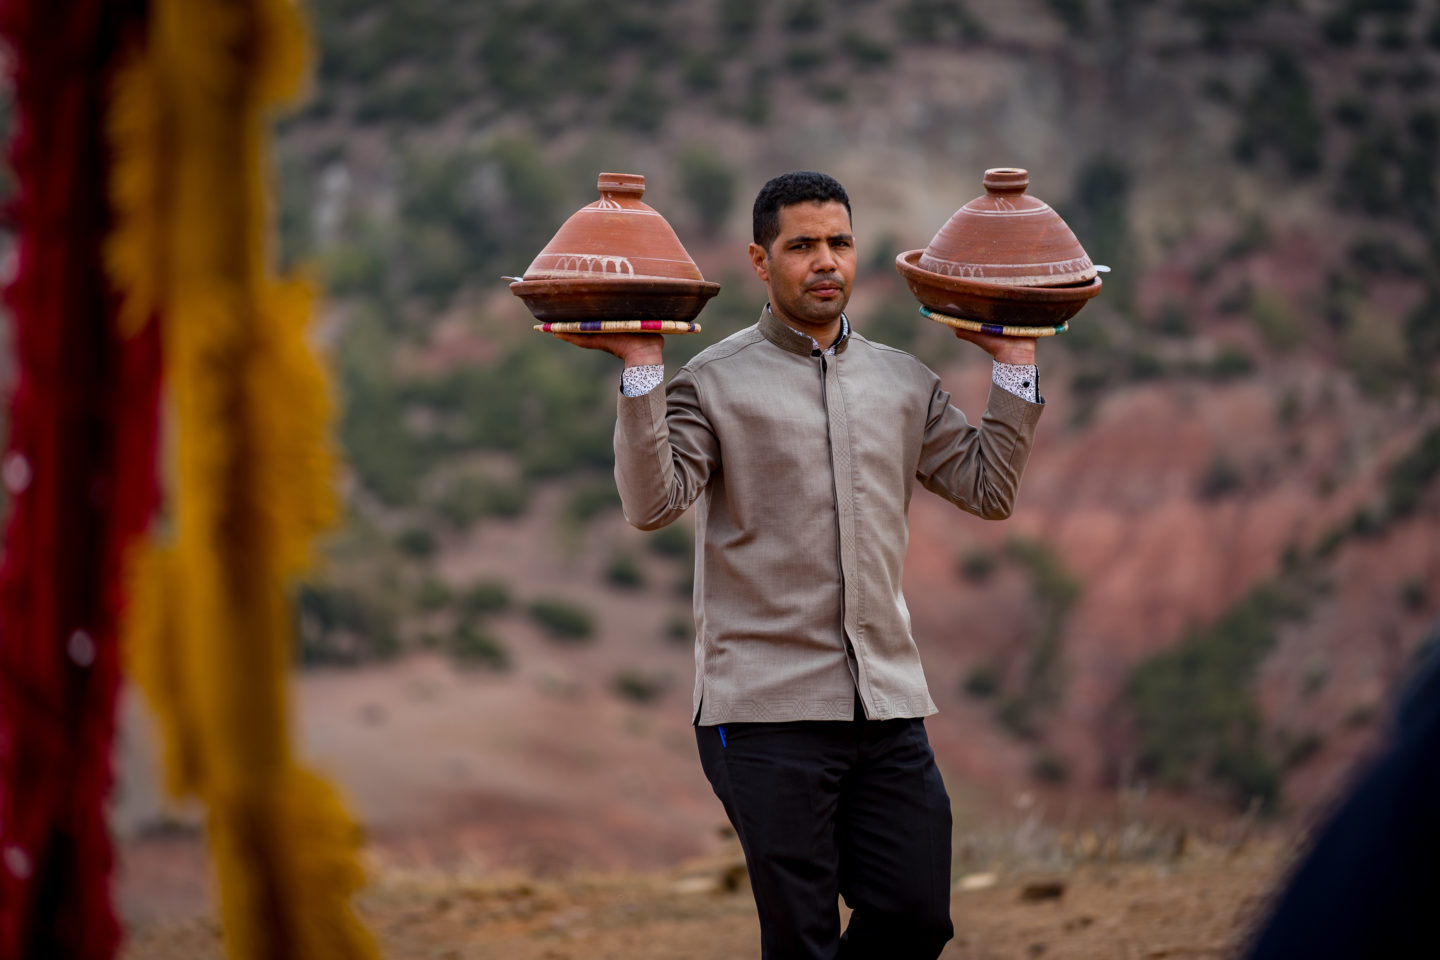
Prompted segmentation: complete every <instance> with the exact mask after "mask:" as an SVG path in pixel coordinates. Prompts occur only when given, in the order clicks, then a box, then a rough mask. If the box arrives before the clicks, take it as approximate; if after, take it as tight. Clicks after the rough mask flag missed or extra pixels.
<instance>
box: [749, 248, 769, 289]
mask: <svg viewBox="0 0 1440 960" xmlns="http://www.w3.org/2000/svg"><path fill="white" fill-rule="evenodd" d="M750 266H751V267H752V268H753V269H754V270H755V276H757V277H759V278H760V282H761V283H769V282H770V257H769V255H768V254H767V253H766V252H765V248H764V247H762V246H760V244H758V243H752V244H750Z"/></svg>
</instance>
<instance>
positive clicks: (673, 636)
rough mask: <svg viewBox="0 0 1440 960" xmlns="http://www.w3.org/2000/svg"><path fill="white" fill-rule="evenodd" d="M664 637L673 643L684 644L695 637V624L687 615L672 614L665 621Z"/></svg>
mask: <svg viewBox="0 0 1440 960" xmlns="http://www.w3.org/2000/svg"><path fill="white" fill-rule="evenodd" d="M665 639H666V640H667V641H669V642H670V643H673V644H677V645H679V644H685V643H689V642H691V641H692V640H694V639H695V624H694V622H693V621H692V620H691V619H690V617H689V616H678V615H677V616H674V617H671V618H670V619H669V620H667V621H666V622H665Z"/></svg>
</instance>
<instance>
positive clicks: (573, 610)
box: [529, 597, 595, 643]
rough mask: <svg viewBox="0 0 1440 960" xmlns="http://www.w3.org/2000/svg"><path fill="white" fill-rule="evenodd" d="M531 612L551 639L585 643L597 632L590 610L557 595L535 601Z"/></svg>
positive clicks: (533, 618)
mask: <svg viewBox="0 0 1440 960" xmlns="http://www.w3.org/2000/svg"><path fill="white" fill-rule="evenodd" d="M529 613H530V618H531V619H532V620H534V621H535V622H536V623H537V624H539V625H540V626H541V627H543V628H544V629H545V632H546V633H547V634H549V636H550V638H551V639H553V640H557V641H560V642H562V643H584V642H586V641H588V640H590V639H591V638H592V637H593V636H594V634H595V618H594V617H593V616H591V614H590V611H588V610H586V609H585V608H584V607H580V606H577V605H575V604H573V603H570V602H568V601H565V600H561V599H559V598H556V597H543V598H541V599H538V600H536V601H534V602H533V603H531V604H530V606H529Z"/></svg>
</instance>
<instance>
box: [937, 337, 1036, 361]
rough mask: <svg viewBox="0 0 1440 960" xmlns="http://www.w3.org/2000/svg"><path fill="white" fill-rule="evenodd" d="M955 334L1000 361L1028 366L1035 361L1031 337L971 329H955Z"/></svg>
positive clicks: (1033, 343)
mask: <svg viewBox="0 0 1440 960" xmlns="http://www.w3.org/2000/svg"><path fill="white" fill-rule="evenodd" d="M955 336H956V338H958V339H960V340H969V341H970V342H971V343H973V344H975V345H976V346H977V347H979V348H980V349H981V350H984V351H985V352H986V353H988V354H990V356H992V357H994V358H995V359H996V360H999V361H1000V362H1001V363H1013V364H1016V365H1017V366H1029V365H1031V364H1033V363H1034V362H1035V339H1034V338H1033V337H1006V336H1002V335H1000V334H998V333H980V332H978V331H973V330H956V331H955Z"/></svg>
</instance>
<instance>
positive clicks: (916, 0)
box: [895, 0, 986, 43]
mask: <svg viewBox="0 0 1440 960" xmlns="http://www.w3.org/2000/svg"><path fill="white" fill-rule="evenodd" d="M895 26H896V27H897V28H898V29H899V31H900V36H901V37H903V38H904V39H905V40H907V41H909V42H911V43H956V42H969V43H975V42H978V41H981V40H984V39H985V38H986V30H985V25H984V24H983V23H982V22H981V21H980V20H979V19H977V18H976V17H975V15H974V14H972V13H971V12H970V10H969V9H968V8H967V7H966V5H965V4H964V3H963V2H962V0H904V2H902V3H901V4H900V5H899V6H898V7H896V8H895Z"/></svg>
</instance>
